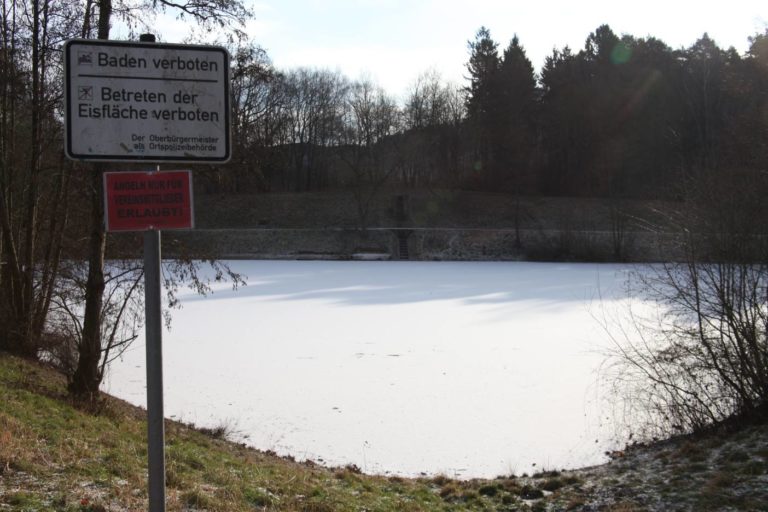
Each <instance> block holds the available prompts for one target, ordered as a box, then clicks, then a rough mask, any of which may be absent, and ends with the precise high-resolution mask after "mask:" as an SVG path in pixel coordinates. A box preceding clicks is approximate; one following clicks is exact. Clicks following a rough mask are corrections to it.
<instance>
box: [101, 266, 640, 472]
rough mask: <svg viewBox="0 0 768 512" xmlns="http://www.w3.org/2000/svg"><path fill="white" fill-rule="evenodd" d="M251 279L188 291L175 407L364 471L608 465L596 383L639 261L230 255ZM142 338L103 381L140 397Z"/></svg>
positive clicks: (284, 449) (174, 350) (169, 380)
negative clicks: (600, 318)
mask: <svg viewBox="0 0 768 512" xmlns="http://www.w3.org/2000/svg"><path fill="white" fill-rule="evenodd" d="M231 265H232V268H233V269H234V270H236V271H238V272H242V273H243V274H245V275H247V276H248V286H246V287H243V288H240V289H238V290H237V291H232V290H231V287H230V286H229V285H228V284H222V285H217V287H216V288H215V293H213V294H212V295H209V296H208V297H199V296H196V295H194V294H193V293H192V292H190V291H186V290H185V291H184V293H183V295H182V304H183V309H181V310H176V311H174V312H173V325H172V327H171V330H170V331H166V332H165V333H164V334H163V336H164V372H165V375H164V378H165V414H166V416H168V417H173V418H175V419H179V420H182V421H185V422H192V423H195V424H196V425H200V426H210V427H216V426H219V425H229V426H231V427H232V428H233V429H234V430H235V431H236V433H237V435H236V437H237V436H239V439H240V440H243V441H245V442H247V443H248V444H250V445H252V446H254V447H256V448H259V449H263V450H274V451H275V452H277V453H278V454H281V455H292V456H295V457H296V458H297V459H300V460H301V459H307V458H308V459H313V460H315V461H319V462H322V463H324V464H328V465H334V466H336V465H346V464H356V465H357V466H359V467H360V468H361V469H362V470H364V471H365V472H369V473H382V474H398V475H418V474H420V473H422V472H424V473H427V474H437V473H443V474H446V475H449V476H457V477H462V478H470V477H495V476H497V475H502V474H509V473H517V474H521V473H524V472H527V473H531V472H535V471H538V470H541V469H562V468H573V467H579V466H586V465H592V464H597V463H601V462H603V461H605V460H606V458H605V456H604V452H605V451H606V450H610V449H613V448H615V447H617V445H618V444H620V441H616V440H615V439H614V423H613V420H612V411H611V410H610V408H609V407H607V406H606V405H605V400H604V398H605V397H604V392H603V389H602V387H601V386H600V385H599V384H598V382H599V376H600V370H601V365H602V364H603V363H604V360H605V355H604V350H605V349H606V348H607V347H608V345H609V341H608V340H607V339H606V336H605V335H604V333H603V332H602V330H601V328H600V326H599V324H598V322H597V321H596V320H595V318H594V316H596V315H599V314H600V313H599V311H598V310H599V309H600V308H603V307H608V308H613V307H615V306H620V303H621V302H622V301H625V300H626V298H625V297H624V295H623V284H624V282H625V280H626V272H628V271H629V267H628V266H622V265H598V264H555V263H512V262H499V263H470V262H467V263H464V262H323V261H233V262H231ZM144 350H145V347H144V339H143V336H142V337H141V338H140V339H139V340H137V341H136V342H135V343H134V345H133V346H132V348H131V349H130V350H129V351H127V352H126V353H125V354H124V356H123V359H122V360H121V361H117V362H115V363H114V364H113V365H112V367H111V370H110V374H109V376H108V378H107V379H106V382H105V384H104V389H105V390H106V391H108V392H110V393H112V394H114V395H116V396H118V397H121V398H124V399H126V400H128V401H129V402H132V403H134V404H137V405H142V406H144V405H146V389H145V373H144V372H145V370H144Z"/></svg>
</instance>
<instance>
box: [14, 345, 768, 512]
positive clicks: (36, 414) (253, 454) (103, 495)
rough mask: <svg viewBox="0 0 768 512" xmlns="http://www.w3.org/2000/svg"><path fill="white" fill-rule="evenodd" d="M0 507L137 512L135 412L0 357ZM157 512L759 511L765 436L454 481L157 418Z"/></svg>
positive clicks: (765, 483)
mask: <svg viewBox="0 0 768 512" xmlns="http://www.w3.org/2000/svg"><path fill="white" fill-rule="evenodd" d="M0 395H2V396H3V397H4V400H2V401H0V510H30V511H31V510H57V511H58V510H63V511H78V512H86V511H90V512H97V511H121V512H122V511H132V510H141V509H143V508H145V506H146V481H145V478H146V476H145V475H146V445H145V442H146V437H145V431H146V430H145V429H146V422H145V413H144V411H143V410H142V409H140V408H137V407H134V406H131V405H128V404H127V403H125V402H123V401H121V400H117V399H115V398H113V397H110V396H108V395H104V396H102V397H101V398H100V400H99V401H98V403H97V404H95V405H91V406H84V405H82V404H79V405H78V404H74V403H72V402H71V400H70V399H69V398H68V397H67V395H66V390H65V380H64V378H63V376H61V375H60V374H58V373H56V372H54V371H53V370H51V369H49V368H46V367H43V366H40V365H39V364H37V363H32V362H29V361H26V360H22V359H19V358H16V357H12V356H8V355H6V354H0ZM166 431H167V439H166V446H167V448H166V449H167V463H166V465H167V477H166V482H167V489H168V490H167V497H168V510H222V511H223V510H227V511H240V510H274V511H283V510H285V511H329V512H330V511H337V510H338V511H346V510H349V511H356V510H378V511H382V512H386V511H393V512H394V511H400V510H412V511H417V510H418V511H431V510H440V511H460V510H507V511H509V510H532V511H560V510H563V511H566V510H572V511H595V510H606V511H614V512H618V511H623V512H627V511H666V510H685V511H700V510H713V511H714V510H718V511H719V510H754V511H757V510H765V506H766V503H768V429H766V426H765V425H764V424H763V425H753V426H749V427H743V428H740V429H735V430H725V429H722V430H720V431H716V432H714V433H713V434H710V435H707V436H700V437H696V438H694V437H680V438H676V439H673V440H668V441H662V442H658V443H655V444H653V445H650V446H636V447H634V448H632V449H628V450H626V451H624V452H616V453H614V454H613V460H612V461H611V462H609V463H607V464H604V465H600V466H596V467H591V468H584V469H578V470H572V471H562V472H561V471H552V470H549V471H542V472H539V473H536V474H533V475H531V476H524V475H504V476H499V477H498V478H495V479H473V480H454V479H451V478H448V477H445V476H433V477H429V478H415V479H407V478H401V477H382V476H369V475H365V474H362V473H361V472H360V470H359V468H357V467H355V466H348V467H346V468H326V467H322V466H320V465H317V464H315V463H313V462H309V461H308V462H304V463H298V462H295V461H293V460H291V459H287V458H282V457H277V456H275V455H273V454H270V453H265V452H259V451H257V450H254V449H251V448H247V447H245V446H244V445H242V444H238V443H232V442H229V441H227V440H226V439H225V437H226V432H223V431H217V430H211V429H208V430H198V429H194V428H192V427H190V426H188V425H183V424H181V423H178V422H174V421H167V423H166Z"/></svg>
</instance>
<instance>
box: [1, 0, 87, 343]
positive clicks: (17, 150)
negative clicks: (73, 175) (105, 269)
mask: <svg viewBox="0 0 768 512" xmlns="http://www.w3.org/2000/svg"><path fill="white" fill-rule="evenodd" d="M0 15H1V16H2V19H1V20H0V23H2V26H0V37H1V38H2V51H1V53H0V82H2V85H3V87H2V88H0V238H1V239H2V242H0V285H1V286H0V290H1V291H0V348H5V349H8V350H12V351H15V352H18V353H22V354H25V355H27V356H32V357H35V356H37V352H38V349H39V347H40V341H41V335H42V331H43V327H44V323H45V318H46V316H47V312H48V308H49V306H50V301H51V295H52V290H53V286H54V282H55V279H56V275H57V269H58V266H59V262H60V257H61V252H62V245H63V233H64V230H65V228H66V225H67V220H68V211H69V203H68V198H69V183H70V172H69V171H70V170H71V167H72V166H71V165H67V164H65V163H64V162H63V158H62V153H61V151H60V150H59V149H57V148H59V147H60V141H61V125H60V123H59V122H58V120H57V111H56V109H57V107H58V106H59V105H60V102H61V84H60V78H59V77H60V73H61V59H60V54H59V53H58V52H56V51H55V48H56V47H57V46H58V45H59V44H60V43H61V41H62V40H63V39H65V38H68V37H72V36H74V35H77V31H76V29H77V25H76V24H75V23H74V21H76V20H79V19H80V18H79V16H81V15H82V11H81V10H80V3H79V2H53V1H51V0H34V1H33V0H30V1H10V0H9V1H4V2H3V4H2V13H0Z"/></svg>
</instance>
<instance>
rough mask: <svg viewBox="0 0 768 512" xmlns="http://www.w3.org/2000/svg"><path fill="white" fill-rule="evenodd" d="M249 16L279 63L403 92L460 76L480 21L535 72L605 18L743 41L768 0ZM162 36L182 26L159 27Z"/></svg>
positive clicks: (500, 4)
mask: <svg viewBox="0 0 768 512" xmlns="http://www.w3.org/2000/svg"><path fill="white" fill-rule="evenodd" d="M245 1H246V3H247V4H248V5H249V6H250V7H251V8H252V10H253V12H254V15H255V19H254V20H252V21H250V22H248V24H247V32H248V34H249V35H250V37H251V38H252V39H253V41H255V42H256V43H257V44H259V45H260V46H262V47H263V48H265V49H266V50H267V52H268V54H269V56H270V58H271V59H272V62H273V64H274V65H275V66H276V67H277V68H279V69H290V68H295V67H301V66H304V67H315V68H326V69H331V70H339V71H341V72H342V73H344V74H345V75H347V76H349V77H350V78H353V79H355V78H360V77H362V76H368V77H371V78H373V79H374V80H375V81H377V82H378V83H379V84H380V85H382V86H383V87H384V88H385V89H386V90H387V91H388V92H390V93H391V94H394V95H398V96H402V95H403V94H405V93H406V92H407V90H408V88H409V86H410V85H411V84H413V82H414V81H415V79H416V78H417V77H418V76H419V75H420V74H421V73H423V72H425V71H427V70H436V71H438V72H439V73H440V74H441V75H442V77H443V78H444V79H446V80H450V81H454V82H457V83H463V82H464V81H465V76H466V68H465V63H466V61H467V58H468V50H467V42H468V41H469V40H471V39H473V38H474V35H475V33H476V32H477V29H478V28H480V27H481V26H485V27H487V28H489V29H490V31H491V36H492V37H493V38H494V40H495V41H497V42H498V43H499V46H500V49H503V47H504V46H506V45H507V44H508V43H509V41H510V39H511V38H512V37H513V36H514V35H515V34H517V36H518V37H519V38H520V41H521V43H522V44H523V46H524V47H525V49H526V51H527V54H528V58H529V59H530V60H531V62H532V63H533V66H534V68H535V69H537V70H538V69H540V67H541V65H542V64H543V63H544V59H545V58H546V56H547V55H549V54H551V53H552V49H553V48H555V47H557V48H562V47H563V46H565V45H569V46H570V47H571V48H572V49H580V48H583V46H584V41H585V40H586V38H587V36H588V35H589V34H590V32H592V31H594V30H595V29H596V28H597V27H598V26H600V25H602V24H605V23H607V24H608V25H610V26H611V28H612V29H613V31H614V32H616V33H617V34H631V35H634V36H637V37H644V36H648V35H652V36H654V37H657V38H659V39H661V40H663V41H664V42H665V43H667V44H668V45H669V46H671V47H672V48H680V47H687V46H690V45H691V44H693V43H694V42H695V41H696V39H698V38H699V37H700V36H701V35H702V34H703V33H704V32H707V33H708V34H709V35H710V37H712V38H713V39H714V40H715V41H716V42H717V43H718V45H720V46H721V47H724V48H727V47H730V46H733V47H735V48H736V49H737V50H738V51H739V52H742V53H743V52H744V51H746V49H747V48H748V45H749V42H748V37H749V36H751V35H754V34H755V33H758V32H764V31H765V30H766V28H768V3H766V2H765V1H764V0H760V1H757V0H731V1H729V2H710V1H703V2H702V1H700V0H699V1H691V0H663V1H662V0H644V1H643V2H640V1H639V0H634V1H626V0H612V1H607V0H585V1H582V2H576V1H573V0H549V1H538V2H536V1H528V2H519V1H516V0H473V1H462V0H245ZM164 27H165V34H164V37H162V40H163V41H165V42H181V40H182V39H183V37H184V34H186V33H188V28H185V27H184V26H182V25H181V24H179V23H176V24H173V23H166V24H164Z"/></svg>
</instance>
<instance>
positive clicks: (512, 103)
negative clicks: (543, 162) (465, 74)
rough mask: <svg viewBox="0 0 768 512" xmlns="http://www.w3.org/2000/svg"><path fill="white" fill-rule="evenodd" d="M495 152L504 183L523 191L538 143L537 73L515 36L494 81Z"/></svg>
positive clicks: (493, 119) (492, 114)
mask: <svg viewBox="0 0 768 512" xmlns="http://www.w3.org/2000/svg"><path fill="white" fill-rule="evenodd" d="M492 94H493V103H494V108H493V110H492V113H491V125H492V128H493V133H494V137H493V154H494V155H495V158H496V163H497V166H496V167H498V170H499V171H500V172H501V176H500V177H499V179H500V180H502V184H503V185H505V186H507V187H509V188H510V189H513V190H514V191H515V192H520V191H521V188H522V187H523V186H524V185H525V183H526V181H527V178H528V176H529V171H530V170H531V166H532V158H533V155H534V149H535V146H536V94H537V92H536V75H535V73H534V71H533V65H532V64H531V61H530V60H528V57H527V56H526V54H525V49H524V48H523V47H522V46H521V45H520V41H519V39H518V38H517V36H515V37H514V38H512V41H511V42H510V43H509V46H508V47H507V48H506V49H505V50H504V55H503V57H502V60H501V62H500V65H499V70H498V72H497V73H496V75H495V76H494V79H493V82H492Z"/></svg>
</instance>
